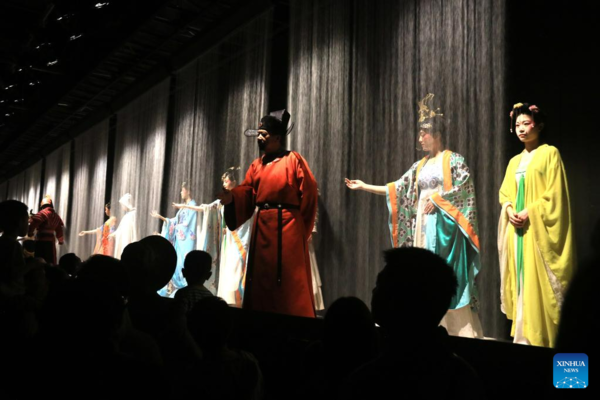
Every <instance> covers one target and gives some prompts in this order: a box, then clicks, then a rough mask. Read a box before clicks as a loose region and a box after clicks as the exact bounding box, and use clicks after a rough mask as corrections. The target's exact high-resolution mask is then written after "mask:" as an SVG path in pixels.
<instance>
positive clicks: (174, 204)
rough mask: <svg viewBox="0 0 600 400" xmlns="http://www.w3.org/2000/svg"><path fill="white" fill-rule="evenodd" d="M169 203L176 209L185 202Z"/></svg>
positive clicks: (181, 206) (180, 207)
mask: <svg viewBox="0 0 600 400" xmlns="http://www.w3.org/2000/svg"><path fill="white" fill-rule="evenodd" d="M171 205H172V206H173V208H176V209H178V210H181V209H182V208H183V207H184V206H185V204H183V203H175V202H173V203H172V204H171Z"/></svg>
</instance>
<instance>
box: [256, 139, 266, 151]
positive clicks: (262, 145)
mask: <svg viewBox="0 0 600 400" xmlns="http://www.w3.org/2000/svg"><path fill="white" fill-rule="evenodd" d="M257 142H258V149H259V150H260V151H265V147H266V146H267V144H266V143H265V142H263V141H260V140H257Z"/></svg>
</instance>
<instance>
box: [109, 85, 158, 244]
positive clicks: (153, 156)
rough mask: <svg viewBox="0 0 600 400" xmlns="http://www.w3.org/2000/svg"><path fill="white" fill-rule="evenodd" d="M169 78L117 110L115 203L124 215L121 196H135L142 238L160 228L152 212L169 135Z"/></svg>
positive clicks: (116, 212)
mask: <svg viewBox="0 0 600 400" xmlns="http://www.w3.org/2000/svg"><path fill="white" fill-rule="evenodd" d="M168 102H169V81H168V80H165V81H163V82H162V83H160V84H158V85H156V86H155V87H154V88H152V89H150V90H148V91H147V92H146V93H145V94H143V95H142V96H140V97H139V98H137V99H136V100H134V101H132V102H131V103H130V104H129V105H127V106H126V107H124V108H123V109H122V110H120V111H119V112H118V113H117V129H116V138H115V159H114V166H113V168H114V170H113V171H114V172H113V182H112V191H111V193H112V195H111V202H112V204H113V208H112V211H113V213H114V215H115V216H116V217H117V218H119V221H120V220H121V217H122V216H123V215H124V214H123V212H122V209H121V206H120V205H119V199H120V198H121V196H122V195H123V194H125V193H130V194H131V195H132V202H133V205H134V206H135V207H136V209H137V223H138V229H139V231H138V232H139V234H140V238H143V237H146V236H148V235H151V234H152V233H153V232H155V231H157V230H159V224H158V222H157V220H155V219H153V218H150V211H152V210H159V209H160V205H161V204H160V203H161V189H162V185H163V175H164V167H165V165H164V163H165V149H166V138H167V135H166V133H167V110H168Z"/></svg>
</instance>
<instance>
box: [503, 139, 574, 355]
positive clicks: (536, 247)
mask: <svg viewBox="0 0 600 400" xmlns="http://www.w3.org/2000/svg"><path fill="white" fill-rule="evenodd" d="M521 157H522V154H519V155H517V156H515V157H513V158H512V159H511V160H510V163H509V164H508V168H507V169H506V175H505V176H504V181H503V182H502V187H501V188H500V204H501V205H502V213H501V215H500V223H499V227H498V252H499V255H500V276H501V287H500V298H501V303H502V312H504V313H505V314H506V316H507V318H508V319H511V320H512V321H513V324H512V330H511V335H512V336H514V335H515V328H516V321H517V307H518V293H517V274H516V271H517V269H516V265H515V257H516V247H515V242H516V241H515V240H514V238H515V228H514V227H513V226H512V225H511V224H510V222H509V221H508V215H507V213H506V208H507V206H508V205H509V204H512V205H513V207H514V206H515V205H516V200H517V182H516V179H515V173H516V170H517V168H518V166H519V163H520V162H521ZM525 208H526V209H527V211H528V214H529V223H528V224H527V225H526V226H525V228H524V230H523V231H524V234H523V259H524V263H523V264H524V265H523V268H524V277H523V286H522V290H523V293H522V296H523V301H522V319H523V326H522V332H523V336H524V337H525V338H527V340H528V341H529V343H531V344H532V345H536V346H546V347H554V344H555V340H556V333H557V329H558V322H559V314H560V308H561V305H562V300H563V295H564V292H565V290H566V288H567V284H568V283H569V281H570V280H571V276H572V272H573V268H574V265H575V248H574V243H573V228H572V224H571V210H570V206H569V191H568V186H567V175H566V173H565V169H564V165H563V163H562V160H561V158H560V153H559V152H558V149H557V148H556V147H554V146H548V145H541V146H540V147H538V149H537V150H536V154H534V155H533V159H532V160H531V162H530V164H529V166H528V167H527V172H526V175H525Z"/></svg>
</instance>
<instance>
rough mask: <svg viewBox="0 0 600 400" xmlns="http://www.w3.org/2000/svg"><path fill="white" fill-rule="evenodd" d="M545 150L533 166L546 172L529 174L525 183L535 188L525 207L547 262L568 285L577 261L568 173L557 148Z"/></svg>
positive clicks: (563, 283)
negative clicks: (542, 156)
mask: <svg viewBox="0 0 600 400" xmlns="http://www.w3.org/2000/svg"><path fill="white" fill-rule="evenodd" d="M543 150H545V152H544V155H545V157H544V158H541V157H540V162H539V163H538V162H536V163H535V165H531V166H534V167H535V168H536V169H538V170H540V171H543V172H544V173H543V174H539V173H531V174H529V173H528V174H527V176H526V181H525V185H526V186H527V185H529V186H530V187H532V189H533V190H532V191H527V192H526V193H527V194H528V195H529V196H526V199H525V207H526V208H527V210H528V214H529V221H530V224H531V228H532V229H533V232H534V233H535V239H536V242H537V244H538V246H539V249H540V251H541V253H542V255H543V257H544V261H545V262H546V263H547V265H548V267H549V268H550V269H552V271H553V273H554V274H555V275H556V277H557V278H558V279H559V281H560V283H561V285H562V287H563V288H566V286H567V284H568V282H569V281H570V278H571V273H572V270H573V265H574V263H575V249H574V245H573V229H572V221H571V209H570V204H569V190H568V185H567V175H566V172H565V169H564V165H563V162H562V159H561V157H560V153H559V151H558V149H556V148H555V147H553V146H548V147H547V148H546V149H543ZM541 155H542V154H540V156H541ZM532 164H533V163H532ZM531 166H530V167H531ZM528 172H529V171H528ZM532 172H533V171H532ZM534 193H535V194H537V196H534V195H533V194H534Z"/></svg>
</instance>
